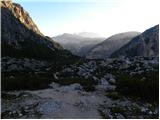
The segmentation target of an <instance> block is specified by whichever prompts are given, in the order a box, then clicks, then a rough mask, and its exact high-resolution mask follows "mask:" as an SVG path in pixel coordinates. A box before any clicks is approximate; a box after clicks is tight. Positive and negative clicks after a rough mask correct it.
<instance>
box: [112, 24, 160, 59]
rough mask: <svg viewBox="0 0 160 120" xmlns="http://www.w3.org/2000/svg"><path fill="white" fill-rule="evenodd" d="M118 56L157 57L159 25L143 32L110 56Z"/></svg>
mask: <svg viewBox="0 0 160 120" xmlns="http://www.w3.org/2000/svg"><path fill="white" fill-rule="evenodd" d="M118 56H131V57H133V56H144V57H154V56H155V57H156V56H159V25H156V26H154V27H152V28H149V29H148V30H146V31H144V32H143V33H142V34H140V35H138V36H137V37H135V38H133V39H132V40H131V41H130V42H129V43H127V44H126V45H124V46H123V47H122V48H120V49H119V50H117V51H116V52H114V53H113V54H112V57H118Z"/></svg>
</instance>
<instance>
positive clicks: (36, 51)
mask: <svg viewBox="0 0 160 120" xmlns="http://www.w3.org/2000/svg"><path fill="white" fill-rule="evenodd" d="M1 16H2V19H1V28H2V29H1V33H2V36H1V37H2V39H1V40H2V41H1V48H2V57H3V56H12V57H28V58H36V59H54V58H56V56H57V55H59V56H63V57H65V56H67V55H70V56H71V53H69V52H68V51H65V50H63V48H62V47H61V46H60V45H59V44H58V43H56V42H54V41H53V40H51V38H49V37H45V36H44V35H43V34H42V33H41V32H40V31H39V29H38V28H37V26H36V25H35V23H34V22H33V21H32V19H31V17H30V16H29V14H28V13H27V12H26V11H25V10H24V9H23V8H22V7H21V6H20V5H19V4H16V3H12V1H10V0H9V1H1ZM58 52H59V54H57V53H58ZM63 53H64V54H63Z"/></svg>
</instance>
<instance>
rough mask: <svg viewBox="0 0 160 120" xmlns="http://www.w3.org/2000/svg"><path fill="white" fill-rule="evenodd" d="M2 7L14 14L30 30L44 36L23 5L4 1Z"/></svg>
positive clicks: (9, 0)
mask: <svg viewBox="0 0 160 120" xmlns="http://www.w3.org/2000/svg"><path fill="white" fill-rule="evenodd" d="M1 7H3V8H6V9H8V10H10V11H11V12H12V14H13V15H14V16H15V17H16V18H17V19H18V20H19V21H20V22H21V23H22V24H24V25H25V26H26V27H27V28H28V29H29V30H32V31H34V32H35V33H37V34H40V35H43V34H42V33H41V32H40V31H39V29H38V27H37V26H36V24H35V23H34V22H33V20H32V18H31V17H30V16H29V14H28V12H26V11H25V10H24V9H23V7H21V5H19V4H17V3H12V1H11V0H8V1H2V2H1Z"/></svg>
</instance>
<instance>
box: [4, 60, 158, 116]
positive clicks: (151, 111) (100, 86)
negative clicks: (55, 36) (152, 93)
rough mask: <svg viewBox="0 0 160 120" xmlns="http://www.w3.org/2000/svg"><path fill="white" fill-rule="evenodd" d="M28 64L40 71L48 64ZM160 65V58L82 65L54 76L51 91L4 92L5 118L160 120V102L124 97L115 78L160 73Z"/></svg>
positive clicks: (95, 62)
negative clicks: (159, 67) (126, 74)
mask: <svg viewBox="0 0 160 120" xmlns="http://www.w3.org/2000/svg"><path fill="white" fill-rule="evenodd" d="M14 61H16V64H17V60H14ZM24 61H25V63H26V64H25V65H26V66H27V65H28V64H31V63H37V64H36V66H37V67H38V68H41V66H42V67H43V65H44V64H47V63H42V62H40V61H34V60H32V62H29V63H28V62H26V61H27V60H23V62H24ZM21 62H22V61H21ZM158 63H159V62H158V58H150V59H148V58H147V59H146V58H140V57H137V58H134V59H129V58H128V59H126V58H125V59H123V58H120V59H107V60H99V61H95V60H86V61H83V62H82V61H80V62H79V63H77V64H74V65H70V66H66V67H65V68H63V69H62V70H60V71H56V72H54V73H53V76H52V77H53V79H54V80H53V82H52V83H51V84H50V85H49V87H48V88H45V89H41V90H32V91H30V90H19V91H2V100H1V101H2V109H1V113H2V118H116V119H123V118H133V119H134V118H158V116H159V105H158V102H157V100H154V101H153V100H152V101H146V100H144V99H141V96H139V97H137V96H136V97H135V96H127V95H124V94H121V92H119V89H117V88H118V87H119V86H118V85H119V84H117V82H118V80H117V79H118V77H117V76H116V74H114V73H117V71H123V72H125V73H128V74H130V75H131V76H132V75H133V76H135V75H137V74H143V73H146V72H147V71H149V72H152V71H156V70H157V69H158V67H157V66H158ZM4 65H6V66H9V64H7V63H6V64H4ZM33 67H34V68H36V67H35V66H33ZM8 68H9V67H5V70H6V71H7V70H8ZM13 68H14V69H17V68H16V67H13ZM24 68H25V66H24ZM34 68H30V69H34ZM38 68H36V70H37V71H38ZM49 68H50V66H49V67H48V69H49ZM21 69H22V68H21ZM46 69H47V68H46ZM48 69H47V70H48ZM144 77H145V74H144V76H143V78H142V81H144V80H145V79H147V78H144ZM140 79H141V78H140ZM148 94H149V93H148Z"/></svg>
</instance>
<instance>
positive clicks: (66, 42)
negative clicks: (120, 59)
mask: <svg viewBox="0 0 160 120" xmlns="http://www.w3.org/2000/svg"><path fill="white" fill-rule="evenodd" d="M81 35H82V34H81ZM53 40H55V41H57V42H59V43H60V44H61V45H62V46H63V47H64V48H65V49H67V50H69V51H71V52H72V53H73V54H75V55H79V56H83V55H84V54H85V53H86V51H88V49H89V48H92V47H93V46H94V45H96V44H97V43H100V42H101V41H103V40H105V38H92V37H84V36H80V35H78V34H68V33H64V34H62V35H58V36H56V37H53ZM82 48H85V49H82Z"/></svg>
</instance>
